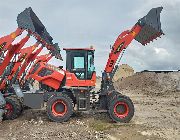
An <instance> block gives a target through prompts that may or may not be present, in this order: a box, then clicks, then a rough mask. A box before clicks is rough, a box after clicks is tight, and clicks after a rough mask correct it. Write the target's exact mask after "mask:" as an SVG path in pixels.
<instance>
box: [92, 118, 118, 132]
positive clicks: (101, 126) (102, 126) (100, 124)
mask: <svg viewBox="0 0 180 140" xmlns="http://www.w3.org/2000/svg"><path fill="white" fill-rule="evenodd" d="M90 127H91V128H93V129H94V130H96V131H105V130H109V129H111V128H117V127H119V126H118V125H116V124H114V123H108V122H105V121H101V120H94V121H93V122H91V123H90Z"/></svg>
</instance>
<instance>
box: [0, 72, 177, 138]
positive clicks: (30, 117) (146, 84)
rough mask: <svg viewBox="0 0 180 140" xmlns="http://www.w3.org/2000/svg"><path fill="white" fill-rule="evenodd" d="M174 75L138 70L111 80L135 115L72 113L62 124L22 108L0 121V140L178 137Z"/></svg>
mask: <svg viewBox="0 0 180 140" xmlns="http://www.w3.org/2000/svg"><path fill="white" fill-rule="evenodd" d="M178 74H179V73H171V74H158V75H156V74H154V73H148V74H147V73H139V74H135V75H134V76H131V77H128V78H126V79H124V80H122V81H118V82H117V83H115V85H116V88H117V89H118V90H120V91H121V92H122V93H123V94H125V95H127V96H130V97H131V99H132V100H133V102H134V105H135V116H134V117H133V119H132V120H131V122H130V123H125V124H122V123H120V124H118V123H113V122H112V121H111V119H109V116H108V115H107V114H106V113H95V112H89V113H76V114H75V115H73V116H72V118H71V119H70V120H69V121H68V122H65V123H55V122H51V121H49V119H48V118H47V115H46V112H45V110H25V111H24V112H23V114H22V115H21V117H19V118H18V119H16V120H9V121H7V120H6V121H3V122H2V123H1V124H0V140H6V139H8V140H32V139H45V140H46V139H53V140H56V139H57V140H58V139H61V140H81V139H82V140H86V139H91V140H100V139H102V140H106V139H107V140H121V139H127V140H164V139H165V140H166V139H167V140H179V139H180V92H179V91H178V90H177V87H178Z"/></svg>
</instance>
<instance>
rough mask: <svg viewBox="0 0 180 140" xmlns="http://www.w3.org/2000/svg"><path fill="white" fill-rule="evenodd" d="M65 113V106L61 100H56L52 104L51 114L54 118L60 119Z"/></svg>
mask: <svg viewBox="0 0 180 140" xmlns="http://www.w3.org/2000/svg"><path fill="white" fill-rule="evenodd" d="M66 112H67V105H66V103H65V102H64V101H63V100H60V99H59V100H57V101H55V102H54V103H53V104H52V113H53V114H54V116H58V117H62V116H64V115H65V114H66Z"/></svg>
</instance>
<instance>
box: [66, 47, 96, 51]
mask: <svg viewBox="0 0 180 140" xmlns="http://www.w3.org/2000/svg"><path fill="white" fill-rule="evenodd" d="M63 50H85V51H95V49H94V48H63Z"/></svg>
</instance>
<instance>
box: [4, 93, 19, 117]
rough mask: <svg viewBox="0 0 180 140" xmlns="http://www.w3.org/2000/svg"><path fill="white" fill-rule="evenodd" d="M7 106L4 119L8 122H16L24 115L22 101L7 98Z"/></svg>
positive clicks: (11, 97)
mask: <svg viewBox="0 0 180 140" xmlns="http://www.w3.org/2000/svg"><path fill="white" fill-rule="evenodd" d="M5 100H6V105H5V111H6V112H5V113H4V117H3V118H4V119H6V120H14V119H16V118H18V117H19V116H20V115H21V113H22V105H21V103H20V101H19V100H18V99H17V98H16V97H13V96H10V97H6V98H5Z"/></svg>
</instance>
